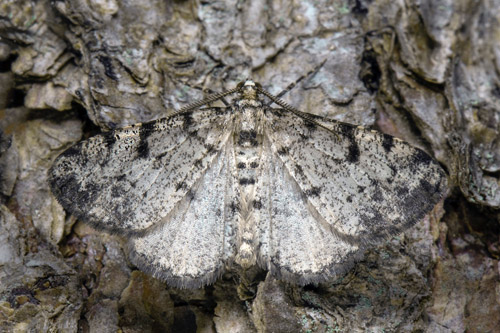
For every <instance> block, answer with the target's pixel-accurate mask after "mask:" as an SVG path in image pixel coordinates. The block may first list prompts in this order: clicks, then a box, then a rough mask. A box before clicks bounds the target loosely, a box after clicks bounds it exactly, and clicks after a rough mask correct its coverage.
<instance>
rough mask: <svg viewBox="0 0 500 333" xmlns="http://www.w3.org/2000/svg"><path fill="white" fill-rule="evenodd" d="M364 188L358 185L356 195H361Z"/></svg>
mask: <svg viewBox="0 0 500 333" xmlns="http://www.w3.org/2000/svg"><path fill="white" fill-rule="evenodd" d="M365 188H366V187H364V186H359V185H358V193H363V192H364V191H365Z"/></svg>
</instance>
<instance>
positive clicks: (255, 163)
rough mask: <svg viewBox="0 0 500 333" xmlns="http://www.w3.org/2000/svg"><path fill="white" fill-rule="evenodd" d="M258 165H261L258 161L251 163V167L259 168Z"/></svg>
mask: <svg viewBox="0 0 500 333" xmlns="http://www.w3.org/2000/svg"><path fill="white" fill-rule="evenodd" d="M258 167H259V163H257V162H252V163H250V168H252V169H257V168H258Z"/></svg>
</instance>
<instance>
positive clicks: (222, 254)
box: [49, 80, 446, 288]
mask: <svg viewBox="0 0 500 333" xmlns="http://www.w3.org/2000/svg"><path fill="white" fill-rule="evenodd" d="M228 95H235V96H236V97H235V98H234V100H233V101H232V103H231V104H229V105H227V106H225V107H210V106H207V105H210V103H212V102H214V101H216V100H219V99H223V98H224V97H225V96H228ZM270 103H274V104H276V105H278V106H279V107H277V108H273V107H271V106H270V105H269V104H270ZM49 181H50V184H51V189H52V192H53V193H54V195H55V197H56V198H57V199H58V201H59V202H60V203H61V205H62V206H63V207H64V208H65V209H66V210H67V211H68V212H70V213H71V214H73V215H74V216H76V217H77V218H78V219H81V220H83V221H85V222H87V223H90V224H91V225H92V226H94V227H95V228H97V229H100V230H105V231H108V232H111V233H116V234H120V235H124V236H126V237H128V238H129V240H130V249H131V258H132V261H133V262H134V263H135V264H136V265H137V266H138V267H139V268H140V269H141V270H144V271H146V272H149V273H150V274H152V275H153V276H155V277H157V278H160V279H162V280H164V281H166V282H167V283H168V284H169V285H171V286H175V287H181V288H198V287H201V286H203V285H206V284H210V283H213V282H214V281H215V280H216V279H217V278H218V277H219V276H220V275H221V274H222V272H223V271H224V269H225V268H226V267H228V266H229V265H239V266H241V267H242V268H243V269H247V268H249V267H252V266H253V265H258V266H260V267H261V268H263V269H265V270H268V271H269V272H270V273H271V274H272V275H274V276H275V277H276V278H278V279H282V280H286V281H289V282H293V283H296V284H299V285H304V284H309V283H318V282H322V281H326V280H328V279H330V278H332V277H334V276H337V275H339V274H342V273H344V272H345V271H346V270H348V269H350V268H351V266H352V265H353V263H354V262H355V260H356V258H358V257H359V256H360V253H361V251H362V250H364V249H365V248H367V247H368V246H373V245H375V244H377V243H380V242H381V241H383V240H385V239H388V238H389V237H391V236H394V235H398V234H399V233H401V232H402V231H403V230H405V229H406V228H408V227H410V226H412V225H414V224H415V223H416V222H418V221H420V220H421V219H422V218H423V217H424V216H425V215H426V214H427V213H428V212H429V211H430V210H431V209H432V208H433V207H434V206H435V204H436V203H437V202H438V201H439V200H440V199H441V198H442V196H443V193H444V191H445V189H446V177H445V174H444V172H443V170H442V169H441V167H440V166H439V165H438V164H437V163H436V162H435V161H433V159H432V158H431V157H429V156H428V155H427V154H426V153H424V152H423V151H422V150H420V149H417V148H414V147H412V146H410V145H409V144H407V143H405V142H403V141H401V140H399V139H397V138H394V137H392V136H390V135H386V134H382V133H379V132H376V131H373V130H368V129H365V128H363V127H359V126H354V125H350V124H346V123H342V122H338V121H335V120H331V119H328V118H323V117H319V116H315V115H313V114H309V113H305V112H301V111H299V110H297V109H295V108H293V107H291V106H290V105H288V104H286V103H285V102H283V101H282V100H281V99H279V98H278V97H275V96H273V95H271V94H270V93H269V92H267V91H265V90H264V89H263V88H262V87H261V85H260V84H258V83H255V82H254V81H252V80H246V81H244V82H241V83H240V84H238V86H237V87H236V88H234V89H231V90H228V91H226V92H223V93H219V94H214V95H212V96H209V97H208V98H206V99H204V100H202V101H200V102H196V103H193V104H191V105H189V106H187V107H185V108H183V109H181V110H179V111H177V112H175V113H173V114H171V115H170V116H168V117H166V118H163V119H160V120H155V121H151V122H148V123H143V124H136V125H132V126H129V127H125V128H122V129H117V130H113V131H109V132H105V133H102V134H99V135H96V136H94V137H91V138H89V139H87V140H85V141H82V142H80V143H78V144H77V145H75V146H73V147H71V148H69V149H68V150H66V151H65V152H63V153H62V154H61V155H60V156H59V157H58V158H57V159H56V160H55V162H54V164H53V166H52V167H51V169H50V171H49Z"/></svg>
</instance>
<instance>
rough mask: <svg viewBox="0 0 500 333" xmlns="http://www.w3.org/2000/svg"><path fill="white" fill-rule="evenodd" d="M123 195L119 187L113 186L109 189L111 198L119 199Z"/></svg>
mask: <svg viewBox="0 0 500 333" xmlns="http://www.w3.org/2000/svg"><path fill="white" fill-rule="evenodd" d="M123 194H124V191H123V188H122V187H121V186H113V187H112V188H111V196H112V197H113V198H119V197H121V196H122V195H123Z"/></svg>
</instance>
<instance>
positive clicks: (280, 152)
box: [278, 147, 288, 156]
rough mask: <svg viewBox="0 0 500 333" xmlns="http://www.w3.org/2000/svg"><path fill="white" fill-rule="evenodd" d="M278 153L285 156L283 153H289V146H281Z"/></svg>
mask: <svg viewBox="0 0 500 333" xmlns="http://www.w3.org/2000/svg"><path fill="white" fill-rule="evenodd" d="M278 155H280V156H283V155H288V148H287V147H281V148H280V149H278Z"/></svg>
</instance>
